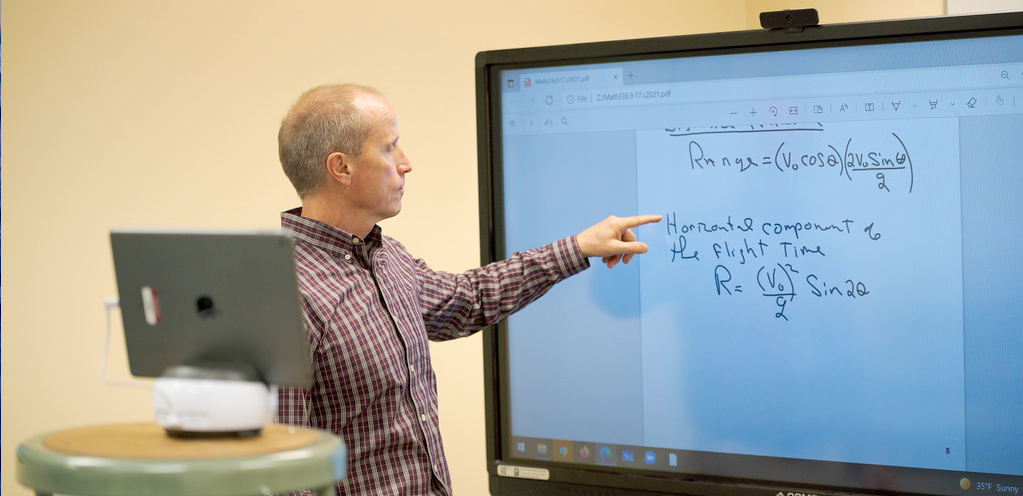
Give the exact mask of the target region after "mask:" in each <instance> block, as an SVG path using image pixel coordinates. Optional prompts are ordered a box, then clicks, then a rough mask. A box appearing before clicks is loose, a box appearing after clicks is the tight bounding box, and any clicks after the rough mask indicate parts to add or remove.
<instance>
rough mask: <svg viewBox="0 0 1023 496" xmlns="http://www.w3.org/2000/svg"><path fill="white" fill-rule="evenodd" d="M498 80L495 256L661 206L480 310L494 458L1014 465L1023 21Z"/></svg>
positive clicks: (684, 470)
mask: <svg viewBox="0 0 1023 496" xmlns="http://www.w3.org/2000/svg"><path fill="white" fill-rule="evenodd" d="M495 80H497V81H499V85H497V86H499V87H496V88H494V89H493V91H494V92H495V93H494V94H495V95H496V96H497V97H498V98H499V100H498V101H499V103H498V104H497V105H496V106H495V108H496V109H498V110H499V112H495V113H494V114H493V117H492V118H493V119H494V121H495V127H494V128H495V129H496V130H499V131H500V132H499V134H496V135H495V137H494V138H493V139H494V140H495V143H496V145H495V149H496V150H497V151H498V152H499V153H498V158H499V160H498V163H499V166H498V167H495V169H494V171H493V183H494V186H493V195H494V201H495V207H494V208H495V210H496V212H497V215H496V218H497V228H496V233H497V238H496V239H497V243H498V244H499V246H500V248H502V249H503V253H504V254H510V253H511V252H514V251H518V250H525V249H529V248H532V247H535V246H539V245H542V244H544V243H548V242H550V241H552V240H555V239H559V238H561V237H563V236H565V235H566V234H569V233H573V232H578V231H579V230H580V229H582V228H584V227H586V226H589V225H591V224H593V223H594V222H596V221H598V220H600V219H601V218H603V217H604V216H606V215H610V214H615V215H634V214H661V215H663V220H662V221H661V222H660V223H657V224H653V225H647V226H642V227H640V228H638V229H636V233H637V236H638V237H639V238H640V239H641V240H643V241H645V242H646V243H647V244H648V245H649V246H650V251H649V252H648V253H646V254H644V255H642V256H639V257H637V258H635V259H634V260H633V262H632V263H631V264H629V265H627V266H619V267H616V268H615V269H613V270H607V269H606V268H604V267H601V266H599V265H598V266H597V267H593V268H591V269H590V270H587V271H585V272H584V273H582V274H579V275H577V276H574V277H572V278H570V279H569V280H567V281H565V282H564V283H561V284H559V285H558V286H556V287H555V288H554V289H552V290H551V291H550V293H549V294H548V295H546V296H545V297H543V298H541V299H540V300H538V301H537V302H536V303H534V304H532V305H531V306H529V307H527V308H526V309H525V310H523V311H521V312H520V313H518V314H516V315H514V316H512V317H511V318H510V319H508V321H507V323H506V324H505V325H504V326H503V327H502V331H501V333H500V334H499V337H498V339H499V340H500V345H499V347H498V349H499V350H500V352H501V356H500V358H499V362H498V363H499V366H500V367H501V382H500V394H501V395H502V396H501V398H502V400H501V410H500V411H499V412H500V415H501V422H502V423H501V425H502V429H503V431H502V435H503V436H505V437H504V439H505V442H504V443H502V445H501V446H502V456H503V459H504V460H506V461H507V460H520V461H523V462H528V461H533V462H540V463H541V464H553V465H551V466H553V467H558V466H559V465H558V464H564V465H560V466H585V467H593V468H594V469H596V470H598V471H599V470H604V471H608V472H609V473H618V472H620V471H624V472H625V473H631V472H630V471H635V472H637V473H648V472H653V473H680V474H699V475H700V476H701V477H703V476H711V477H721V478H729V477H732V478H737V479H743V480H751V479H757V480H761V479H762V480H772V481H801V482H802V483H812V484H816V485H818V486H827V485H835V484H837V485H838V486H842V487H846V486H848V487H860V488H864V489H868V488H871V487H872V486H870V484H872V483H873V482H871V481H869V480H867V479H869V478H870V477H871V476H870V474H871V473H874V474H877V473H884V474H888V475H886V477H890V478H891V481H888V482H885V483H884V484H885V485H884V487H886V488H888V490H893V491H908V490H916V491H921V492H931V493H935V491H938V492H940V493H941V494H959V493H960V491H965V490H969V491H973V492H977V491H980V489H983V488H985V487H990V488H995V487H1004V488H1006V491H1011V488H1013V487H1023V421H1020V419H1023V333H1021V331H1020V329H1023V307H1021V305H1019V304H1018V302H1020V301H1023V289H1021V284H1020V281H1023V263H1021V262H1020V261H1019V257H1018V255H1017V253H1016V252H1017V251H1018V250H1016V249H1015V247H1016V246H1019V245H1021V244H1023V223H1020V221H1019V219H1018V217H1019V214H1020V212H1021V211H1023V193H1021V192H1023V167H1021V166H1020V164H1021V162H1020V160H1021V159H1020V157H1023V140H1021V139H1020V137H1021V136H1023V36H1020V35H1015V36H1006V37H993V38H983V37H981V38H976V39H957V40H940V39H939V40H933V41H918V42H913V43H901V44H876V45H875V44H866V45H861V46H833V47H827V48H814V49H806V50H783V51H778V52H763V53H733V54H717V55H712V56H704V57H680V58H658V57H647V58H642V59H637V60H627V59H623V60H609V61H608V62H606V63H590V64H577V65H572V64H563V65H556V66H554V67H552V66H550V64H547V65H542V66H537V67H528V66H522V67H516V66H514V65H512V66H511V67H509V68H507V69H504V70H501V71H500V72H498V73H497V75H496V76H495ZM595 265H597V264H596V263H595ZM1009 419H1015V420H1009ZM736 457H739V458H736ZM743 457H745V458H743ZM803 461H813V462H815V463H818V462H819V464H818V465H813V466H812V467H813V469H812V470H811V469H808V468H807V465H801V463H802V462H803ZM544 466H547V465H544ZM836 467H838V468H836ZM853 467H855V468H853ZM870 467H885V469H884V470H883V471H882V472H876V471H872V470H871V469H869V468H870ZM891 470H895V472H891ZM904 470H923V471H925V472H926V473H939V474H943V476H947V480H945V479H942V480H945V482H934V484H936V486H934V487H938V489H934V487H931V486H920V485H919V480H920V479H919V478H918V477H917V475H916V474H917V473H916V472H906V473H904V472H899V471H904ZM893 473H894V474H896V475H890V474H893ZM907 473H908V474H909V475H906V474H907ZM807 474H810V475H807ZM978 474H979V475H978ZM836 480H837V481H840V482H838V483H836V482H835V481H836ZM936 480H937V479H936ZM928 483H931V482H930V481H929V482H928ZM984 484H988V486H985V485H984ZM962 486H968V487H962ZM921 488H925V489H921ZM992 491H993V489H992ZM971 494H972V493H971Z"/></svg>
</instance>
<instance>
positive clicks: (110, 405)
mask: <svg viewBox="0 0 1023 496" xmlns="http://www.w3.org/2000/svg"><path fill="white" fill-rule="evenodd" d="M822 3H823V4H824V5H823V6H822V5H821V4H822ZM867 3H868V4H869V8H868V10H869V11H870V12H872V13H873V14H867V13H866V12H863V11H860V10H857V11H856V12H848V10H849V9H848V8H847V7H844V5H845V2H839V1H837V0H828V1H826V2H816V4H817V5H818V7H819V8H821V11H822V18H823V20H824V22H844V21H848V20H863V19H872V18H879V19H880V18H892V17H905V16H921V15H932V14H940V13H941V12H940V10H941V8H940V7H941V6H942V5H943V2H942V1H941V0H926V1H924V0H918V1H916V2H910V5H911V6H910V7H906V6H905V5H906V4H905V3H899V2H886V3H884V4H882V3H881V2H879V1H868V2H867ZM889 4H890V5H889ZM861 5H862V3H861ZM765 6H769V8H772V9H773V8H783V6H781V5H780V3H779V2H773V1H766V0H765V1H753V0H750V1H748V2H747V1H745V0H730V1H715V2H683V1H679V0H660V1H654V0H642V1H640V2H621V1H615V0H563V1H556V2H551V1H546V0H519V1H516V2H486V1H482V2H481V1H474V0H440V1H433V2H419V1H406V2H393V1H390V2H388V1H382V2H370V1H362V2H350V1H313V0H300V1H291V2H279V1H269V0H233V1H232V0H221V1H205V0H201V1H200V0H181V1H174V2H139V1H136V0H95V1H89V2H83V1H73V0H7V1H5V2H3V3H2V5H0V9H2V10H0V23H2V28H0V30H2V32H4V33H6V35H5V37H4V39H5V40H6V41H7V43H5V44H4V45H5V46H4V52H3V55H4V59H6V63H4V66H5V68H6V71H4V72H5V73H6V75H7V79H6V81H7V82H6V84H5V85H4V88H3V89H4V103H5V105H4V115H6V116H7V119H4V120H3V123H2V126H3V129H2V135H3V140H2V144H3V148H4V150H3V151H4V153H3V165H4V166H5V167H3V170H2V174H3V177H2V183H4V184H6V189H5V190H4V191H3V193H4V194H3V196H2V202H3V204H2V211H4V212H6V214H5V215H4V218H3V224H2V226H3V245H2V248H3V253H2V261H3V267H2V271H0V273H2V288H3V294H2V301H3V303H4V305H3V306H4V307H5V308H4V311H3V312H2V325H0V328H2V333H3V335H2V344H3V351H4V353H3V359H2V391H3V394H2V412H3V415H2V422H3V425H2V436H3V440H2V453H0V458H2V466H0V473H2V478H3V481H2V487H0V491H2V492H3V493H4V494H8V495H12V496H13V495H19V494H29V493H28V491H27V490H25V489H24V488H21V487H20V486H18V485H17V483H16V482H15V480H14V474H15V471H14V452H15V448H16V446H17V444H18V443H19V442H20V441H21V440H23V439H24V438H26V437H28V436H31V435H34V434H37V433H42V432H46V431H50V430H54V429H60V428H65V427H72V426H80V425H87V424H97V423H108V422H121V421H144V420H148V419H150V418H151V412H150V409H149V396H148V393H146V392H145V391H142V390H134V389H123V388H108V387H105V386H102V385H101V384H100V383H99V380H98V378H97V372H98V364H99V359H100V354H101V350H102V345H103V333H104V322H105V321H104V311H103V300H104V298H106V297H109V296H114V295H115V286H114V280H113V271H112V266H111V260H110V248H109V242H108V238H107V236H108V232H109V230H110V229H111V228H112V227H118V226H147V227H169V226H188V227H271V226H276V225H277V222H278V217H277V214H278V212H279V211H280V210H283V209H286V208H289V207H291V206H294V205H296V204H297V200H296V198H295V195H294V193H293V192H292V191H291V188H290V186H289V184H288V182H287V180H286V179H285V178H284V176H283V174H282V173H281V172H280V171H279V165H278V163H277V160H276V144H275V137H276V130H277V125H278V122H279V119H280V118H281V117H282V115H283V113H284V112H285V110H286V109H287V107H288V105H289V104H290V103H291V102H292V100H293V99H294V98H295V97H296V96H297V95H298V94H299V93H300V92H301V91H303V90H304V89H306V88H308V87H310V86H313V85H316V84H320V83H324V82H336V81H359V82H362V83H366V84H371V85H375V86H378V87H380V88H381V89H382V90H384V91H385V92H386V93H388V94H389V96H390V98H391V100H392V103H393V104H394V106H395V107H396V108H397V110H398V112H399V120H400V126H401V130H402V143H403V147H404V149H405V151H406V153H408V154H409V156H410V157H411V159H412V161H413V165H414V170H413V172H412V173H411V174H410V175H409V176H408V183H407V193H406V195H405V211H404V212H402V214H401V215H400V216H399V217H397V218H395V219H392V220H389V221H387V222H386V223H385V225H384V227H385V231H386V232H387V233H388V234H390V235H392V236H395V237H397V238H399V239H401V240H402V241H403V242H405V244H406V245H407V246H408V247H409V248H410V249H411V250H412V252H413V253H415V254H417V255H418V256H421V257H423V258H425V259H426V260H427V261H428V262H430V263H431V264H432V265H433V266H434V267H435V268H437V269H442V270H455V271H460V270H463V269H466V268H469V267H472V266H474V265H475V264H476V263H477V262H478V259H479V251H478V229H477V219H476V208H477V207H476V204H477V196H476V165H475V160H476V151H475V147H476V141H475V120H474V119H475V115H474V112H475V108H474V96H473V91H474V86H473V77H474V75H473V57H474V55H475V54H476V52H478V51H480V50H487V49H497V48H511V47H520V46H533V45H543V44H556V43H575V42H587V41H596V40H606V39H616V38H638V37H649V36H665V35H672V34H686V33H695V32H712V31H729V30H739V29H745V28H746V27H747V26H751V27H757V22H756V13H757V12H759V11H760V10H763V9H764V8H768V7H765ZM830 7H834V12H835V15H834V16H829V15H828V13H829V12H831V10H830ZM839 12H840V13H839ZM751 20H752V21H751ZM609 213H610V212H609ZM596 220H597V219H594V221H596ZM579 227H580V229H582V228H583V227H586V226H579ZM565 234H566V235H567V234H571V233H565ZM114 324H115V327H114V340H113V347H112V353H111V362H110V365H109V367H108V369H109V371H108V376H109V377H111V378H115V379H124V378H127V377H128V374H127V372H126V363H125V359H124V349H123V341H122V340H121V339H120V338H119V336H120V326H119V322H118V321H116V320H115V322H114ZM479 339H480V338H479V336H475V337H472V338H468V339H464V340H460V341H457V342H451V343H444V344H440V345H434V346H433V347H432V352H433V354H434V365H435V367H436V369H437V374H438V376H439V381H440V398H441V410H442V428H443V431H444V436H445V440H446V445H447V451H448V456H449V460H450V462H451V467H452V473H453V477H454V486H455V490H456V492H457V493H458V494H462V495H482V494H486V492H487V484H486V476H485V473H486V470H485V463H484V460H485V458H484V437H483V435H484V433H483V393H482V381H481V369H482V362H481V357H480V348H481V345H480V341H479Z"/></svg>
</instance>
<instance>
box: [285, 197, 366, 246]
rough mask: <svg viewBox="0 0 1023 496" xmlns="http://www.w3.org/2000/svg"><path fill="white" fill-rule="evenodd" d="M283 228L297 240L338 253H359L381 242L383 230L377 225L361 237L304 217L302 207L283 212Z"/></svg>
mask: <svg viewBox="0 0 1023 496" xmlns="http://www.w3.org/2000/svg"><path fill="white" fill-rule="evenodd" d="M281 228H283V229H284V231H286V232H288V233H290V234H291V235H292V236H293V237H294V238H295V240H296V241H302V242H306V243H310V244H312V245H314V246H317V247H319V248H322V249H324V250H327V251H330V252H334V253H337V254H343V253H344V252H350V253H359V252H361V251H362V250H363V249H364V246H368V247H372V246H375V245H377V244H378V243H379V242H380V238H381V232H382V230H381V229H380V226H379V225H375V226H373V229H372V230H371V231H370V233H369V236H367V237H366V239H359V237H358V236H355V235H353V234H352V233H349V232H347V231H344V230H342V229H338V228H336V227H334V226H332V225H330V224H326V223H324V222H320V221H318V220H313V219H310V218H307V217H302V207H296V208H293V209H291V210H287V211H284V212H281Z"/></svg>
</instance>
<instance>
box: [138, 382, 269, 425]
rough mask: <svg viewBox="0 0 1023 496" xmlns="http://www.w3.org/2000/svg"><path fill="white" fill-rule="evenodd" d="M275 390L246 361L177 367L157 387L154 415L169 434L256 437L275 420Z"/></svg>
mask: <svg viewBox="0 0 1023 496" xmlns="http://www.w3.org/2000/svg"><path fill="white" fill-rule="evenodd" d="M275 389H276V388H269V387H267V385H266V383H264V382H263V381H261V380H260V379H259V378H258V376H257V375H256V373H255V370H254V369H252V367H249V366H244V365H223V364H200V365H175V366H172V367H169V368H168V369H167V370H166V371H164V373H163V375H162V376H160V377H157V378H156V380H155V381H154V385H153V413H154V415H155V417H156V423H157V425H159V426H160V427H163V428H164V429H165V430H166V432H167V435H168V436H171V437H177V438H222V437H252V436H258V435H259V434H260V432H261V430H262V428H263V426H264V425H266V424H269V423H270V422H272V421H273V414H274V411H275V410H276V409H277V393H276V391H275Z"/></svg>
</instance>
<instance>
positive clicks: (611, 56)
mask: <svg viewBox="0 0 1023 496" xmlns="http://www.w3.org/2000/svg"><path fill="white" fill-rule="evenodd" d="M1020 34H1023V12H1017V13H1003V14H987V15H976V16H959V17H938V18H928V19H913V20H898V21H883V22H870V23H855V24H842V25H825V26H816V27H808V28H805V29H795V30H790V29H776V30H751V31H741V32H729V33H710V34H694V35H684V36H675V37H664V38H649V39H637V40H622V41H611V42H599V43H584V44H575V45H560V46H547V47H531V48H521V49H509V50H495V51H487V52H481V53H479V54H478V55H477V57H476V98H477V139H478V153H479V155H478V159H479V204H480V247H481V261H482V263H484V264H486V263H490V262H493V261H496V260H501V259H503V258H504V257H505V256H506V255H507V253H506V252H505V239H504V236H503V234H502V225H503V224H502V219H503V216H504V212H503V207H502V205H504V198H503V191H502V185H503V178H502V172H501V163H502V159H501V157H502V155H503V149H502V147H501V142H500V140H499V139H495V136H500V135H501V126H502V122H501V117H500V115H501V112H500V105H501V103H500V102H501V94H500V88H501V85H500V78H499V74H500V72H501V71H504V70H509V69H522V68H531V69H532V68H544V67H555V66H562V65H577V64H592V63H604V62H615V61H625V60H646V59H658V58H669V57H670V58H676V57H677V58H685V57H702V56H711V55H727V54H737V53H756V52H774V51H788V50H801V49H810V48H827V47H841V46H858V45H878V44H890V43H903V42H917V41H934V40H948V39H960V38H976V37H988V36H1001V35H1020ZM506 336H507V328H506V324H504V323H501V324H498V325H497V326H494V328H493V329H491V330H489V331H488V332H486V333H484V336H483V356H484V381H485V393H484V394H485V402H486V450H487V466H488V473H489V477H490V488H491V493H492V494H495V495H500V494H525V493H528V494H568V493H572V492H573V491H577V490H579V489H583V488H586V489H588V490H593V491H597V490H598V489H599V494H608V495H611V494H622V495H626V494H628V495H639V494H664V493H668V494H696V495H717V494H751V495H752V494H771V495H774V494H778V493H779V492H783V493H785V494H788V493H796V494H825V493H841V494H850V493H851V494H913V493H916V494H929V493H930V490H929V489H928V488H930V487H936V486H935V484H938V485H940V486H941V487H946V488H947V487H948V485H949V483H950V482H949V481H958V480H959V478H960V477H961V476H962V474H961V473H958V472H945V471H936V470H920V469H903V468H896V467H883V466H872V465H854V464H843V463H836V462H817V461H807V460H786V459H767V458H764V457H751V456H746V455H725V454H704V455H701V456H707V457H719V458H720V457H724V458H726V459H731V460H736V461H739V462H741V463H744V462H748V461H752V460H753V459H755V458H764V459H761V460H756V463H754V465H756V468H757V469H756V470H755V471H751V472H750V473H748V474H747V475H746V476H741V477H729V478H722V477H713V476H707V475H703V474H699V473H685V474H674V473H665V472H663V471H644V470H638V469H622V468H620V467H617V468H616V467H605V466H590V465H586V466H581V465H578V464H566V463H558V462H554V461H540V460H526V459H520V458H515V457H512V456H511V453H512V449H511V442H512V441H511V433H510V427H509V426H510V422H509V420H508V419H509V414H510V411H509V408H508V401H507V391H508V386H509V384H508V378H507V371H508V362H507V355H506V350H507V340H506ZM502 466H509V467H510V466H514V467H521V468H527V469H533V468H535V469H539V471H538V472H529V471H523V473H524V474H526V475H522V476H519V477H515V476H506V475H501V474H500V473H499V471H500V470H501V467H502ZM772 466H785V467H787V468H792V467H794V466H798V467H801V468H805V469H806V471H807V473H809V474H813V475H810V476H808V477H806V478H805V479H804V480H776V479H774V478H772V476H771V474H772V472H773V471H772V470H771V467H772ZM866 473H871V474H875V475H878V476H882V477H896V478H897V479H898V480H899V481H901V482H900V483H899V484H898V487H874V488H865V487H856V483H855V481H856V480H860V477H861V476H862V475H863V474H866ZM910 487H911V488H912V490H911V491H913V492H911V493H907V492H906V491H907V490H909V489H907V488H910Z"/></svg>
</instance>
